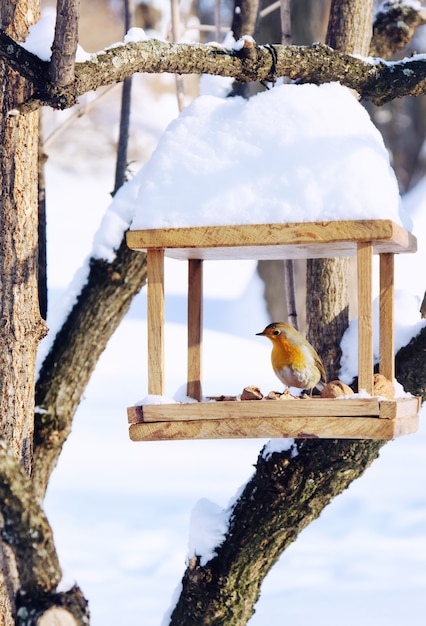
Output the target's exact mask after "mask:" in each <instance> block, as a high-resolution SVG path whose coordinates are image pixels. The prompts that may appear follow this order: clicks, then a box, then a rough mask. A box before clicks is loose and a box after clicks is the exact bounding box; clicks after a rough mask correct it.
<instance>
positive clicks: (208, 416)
mask: <svg viewBox="0 0 426 626" xmlns="http://www.w3.org/2000/svg"><path fill="white" fill-rule="evenodd" d="M418 410H419V399H418V398H398V400H380V399H379V398H374V397H373V398H355V399H341V400H338V399H328V398H307V399H306V400H242V401H237V402H236V401H227V400H225V401H223V402H194V403H188V404H178V403H176V404H147V405H144V406H134V407H129V408H128V409H127V413H128V420H129V422H130V423H136V422H142V421H143V422H172V421H195V420H217V419H223V420H234V419H241V418H247V419H256V418H282V417H302V418H307V419H310V418H312V417H326V418H327V417H368V416H370V417H382V418H388V419H394V418H396V417H405V416H407V415H412V414H415V413H417V412H418Z"/></svg>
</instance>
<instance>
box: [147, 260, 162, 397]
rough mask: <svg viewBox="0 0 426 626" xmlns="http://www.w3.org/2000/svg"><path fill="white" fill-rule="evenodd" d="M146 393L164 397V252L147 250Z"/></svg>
mask: <svg viewBox="0 0 426 626" xmlns="http://www.w3.org/2000/svg"><path fill="white" fill-rule="evenodd" d="M147 277H148V293H147V298H148V310H147V319H148V393H149V394H153V395H158V396H164V393H165V382H164V250H157V249H155V250H148V252H147Z"/></svg>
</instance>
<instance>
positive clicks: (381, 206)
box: [131, 83, 410, 230]
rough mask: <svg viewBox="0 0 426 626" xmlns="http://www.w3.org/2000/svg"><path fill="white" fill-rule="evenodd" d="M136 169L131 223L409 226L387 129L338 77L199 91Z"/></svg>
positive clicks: (147, 226) (143, 225) (145, 225)
mask: <svg viewBox="0 0 426 626" xmlns="http://www.w3.org/2000/svg"><path fill="white" fill-rule="evenodd" d="M137 178H138V180H137V181H135V183H136V184H137V186H138V198H137V203H136V204H137V209H136V214H135V216H134V219H133V222H132V225H131V229H132V230H143V229H151V228H178V227H191V226H206V225H213V226H216V225H217V226H218V225H225V226H226V225H231V224H259V223H263V224H272V223H286V222H313V221H330V220H331V221H334V220H348V219H350V220H363V219H389V220H392V221H394V222H395V223H397V224H400V225H402V226H404V228H407V229H410V224H409V220H408V218H407V217H406V216H405V215H404V214H403V211H402V209H401V203H400V196H399V192H398V184H397V181H396V177H395V174H394V172H393V169H392V167H391V165H390V162H389V155H388V152H387V149H386V147H385V145H384V143H383V139H382V136H381V134H380V133H379V131H378V130H377V128H376V127H375V126H374V124H373V123H372V121H371V120H370V117H369V115H368V113H367V112H366V110H365V109H364V107H363V106H362V105H361V104H359V102H358V101H357V100H356V98H355V97H354V95H353V94H352V92H350V91H349V90H348V89H347V88H345V87H343V86H341V85H340V84H338V83H330V84H325V85H321V86H316V85H311V84H307V85H282V86H279V87H275V88H272V89H270V90H269V91H266V92H262V93H260V94H258V95H256V96H254V97H252V98H251V99H250V100H244V99H242V98H228V99H222V98H217V97H214V96H201V97H199V98H197V99H196V100H195V101H194V102H192V104H190V105H189V106H188V107H187V108H186V109H185V110H184V111H183V112H182V114H181V115H180V116H179V117H178V118H177V119H176V120H174V121H173V122H172V123H171V124H170V125H169V127H168V129H167V130H166V132H165V133H164V135H163V136H162V138H161V140H160V142H159V144H158V147H157V149H156V150H155V151H154V153H153V155H152V157H151V159H150V160H149V161H148V163H147V164H146V165H145V166H144V167H143V168H142V170H141V171H140V173H139V174H138V175H137Z"/></svg>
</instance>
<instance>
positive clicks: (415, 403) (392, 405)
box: [380, 397, 421, 419]
mask: <svg viewBox="0 0 426 626" xmlns="http://www.w3.org/2000/svg"><path fill="white" fill-rule="evenodd" d="M420 406H421V401H420V398H417V397H416V398H414V397H413V398H398V400H381V401H380V417H381V418H385V419H395V418H397V417H407V416H409V415H414V414H415V413H418V412H419V411H420Z"/></svg>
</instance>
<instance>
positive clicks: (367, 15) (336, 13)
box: [326, 0, 374, 56]
mask: <svg viewBox="0 0 426 626" xmlns="http://www.w3.org/2000/svg"><path fill="white" fill-rule="evenodd" d="M373 8H374V2H370V0H351V2H340V1H338V2H336V1H333V2H332V3H331V7H330V18H329V21H328V29H327V37H326V41H327V44H328V45H329V46H331V47H332V48H334V49H335V50H340V51H341V52H346V53H348V54H362V55H365V56H367V54H368V51H369V49H370V43H371V37H372V34H373Z"/></svg>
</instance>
